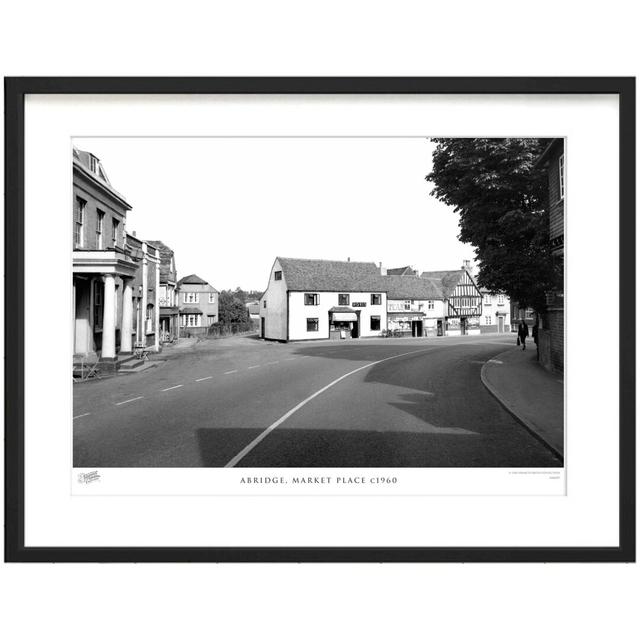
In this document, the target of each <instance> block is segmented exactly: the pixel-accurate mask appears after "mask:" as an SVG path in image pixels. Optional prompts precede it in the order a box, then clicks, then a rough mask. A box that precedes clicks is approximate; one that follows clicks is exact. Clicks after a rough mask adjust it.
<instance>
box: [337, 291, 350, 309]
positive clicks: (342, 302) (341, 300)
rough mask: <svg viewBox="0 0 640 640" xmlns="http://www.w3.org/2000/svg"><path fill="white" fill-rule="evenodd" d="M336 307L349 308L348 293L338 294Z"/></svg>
mask: <svg viewBox="0 0 640 640" xmlns="http://www.w3.org/2000/svg"><path fill="white" fill-rule="evenodd" d="M338 306H340V307H348V306H349V294H348V293H339V294H338Z"/></svg>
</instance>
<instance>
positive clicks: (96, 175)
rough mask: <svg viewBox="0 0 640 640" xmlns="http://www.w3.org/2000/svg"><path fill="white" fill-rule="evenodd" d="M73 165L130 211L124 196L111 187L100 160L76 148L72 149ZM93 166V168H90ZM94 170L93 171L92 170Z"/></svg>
mask: <svg viewBox="0 0 640 640" xmlns="http://www.w3.org/2000/svg"><path fill="white" fill-rule="evenodd" d="M91 158H95V163H92V161H91ZM73 164H74V165H77V166H78V167H81V168H82V170H83V171H84V173H85V174H88V175H89V176H91V178H92V179H93V180H95V181H96V182H97V183H98V184H100V185H102V186H103V187H104V188H105V189H107V191H109V192H111V193H112V194H113V195H114V196H115V197H116V198H118V199H119V200H121V201H122V203H123V204H124V205H126V207H127V208H128V209H131V205H130V204H128V203H127V202H126V200H125V199H124V196H123V195H122V194H121V193H118V192H117V191H116V190H115V189H114V188H113V187H112V186H111V182H110V181H109V178H108V177H107V173H106V171H105V170H104V167H103V166H102V163H101V162H100V160H99V159H98V158H97V157H96V156H94V155H93V154H92V153H89V151H82V149H78V148H77V147H73ZM92 165H93V167H92ZM94 168H95V170H94Z"/></svg>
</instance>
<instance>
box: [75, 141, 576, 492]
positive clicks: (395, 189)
mask: <svg viewBox="0 0 640 640" xmlns="http://www.w3.org/2000/svg"><path fill="white" fill-rule="evenodd" d="M566 158H567V156H566V150H565V139H564V138H563V137H549V138H539V137H537V138H534V137H526V136H522V137H514V136H510V137H503V138H496V137H489V138H487V137H475V138H472V137H457V138H453V137H437V136H436V135H432V136H426V135H425V136H406V137H405V136H399V137H392V136H390V137H382V136H381V137H375V136H371V137H357V136H354V137H347V136H342V137H331V136H326V137H323V136H316V137H297V136H282V137H278V136H264V137H251V136H247V137H234V136H228V137H206V136H202V137H75V138H73V139H72V144H71V149H70V157H69V162H71V163H72V175H73V179H72V185H70V186H71V187H72V211H70V212H69V214H70V215H69V218H68V220H70V221H71V220H72V232H70V236H71V237H70V239H71V240H72V258H73V276H72V283H71V282H70V283H69V286H71V285H72V286H73V312H72V317H73V327H72V331H73V354H69V363H70V366H71V367H72V378H73V385H72V386H73V425H72V428H73V466H74V468H76V469H78V470H80V469H82V470H83V473H79V474H78V479H79V482H81V483H84V484H89V483H92V482H93V481H95V480H97V479H99V472H98V471H92V470H98V469H108V468H116V467H117V468H185V467H202V468H209V467H220V468H231V467H238V468H246V469H257V470H258V471H255V472H254V473H253V474H251V475H250V476H248V477H247V478H246V479H245V480H246V481H248V482H251V481H253V482H257V481H259V479H260V471H259V469H260V468H271V469H274V468H276V469H277V468H296V469H305V468H350V469H358V468H370V469H373V468H380V469H386V470H389V469H393V468H400V467H402V468H456V469H462V468H467V469H468V468H476V469H480V468H500V469H507V468H518V469H522V468H526V469H548V470H550V471H552V470H554V469H562V468H563V467H564V456H565V427H564V424H565V402H564V389H565V385H564V367H565V322H564V292H565V288H564V248H565V223H564V220H565V199H566V180H565V167H566V165H567V162H568V160H567V159H566ZM69 226H70V227H71V225H69ZM86 470H89V471H86ZM245 480H242V481H245ZM294 481H295V479H294ZM316 482H317V480H316Z"/></svg>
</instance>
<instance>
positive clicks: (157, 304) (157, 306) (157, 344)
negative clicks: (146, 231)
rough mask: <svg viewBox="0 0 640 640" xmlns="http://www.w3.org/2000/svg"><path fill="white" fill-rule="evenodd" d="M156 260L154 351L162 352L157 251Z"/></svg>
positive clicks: (158, 256)
mask: <svg viewBox="0 0 640 640" xmlns="http://www.w3.org/2000/svg"><path fill="white" fill-rule="evenodd" d="M156 258H158V261H157V262H156V263H155V270H156V286H155V294H156V300H155V305H154V307H153V310H154V312H155V316H156V317H155V325H156V341H155V345H154V349H155V350H156V351H160V251H159V250H158V249H156Z"/></svg>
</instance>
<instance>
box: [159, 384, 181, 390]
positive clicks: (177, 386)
mask: <svg viewBox="0 0 640 640" xmlns="http://www.w3.org/2000/svg"><path fill="white" fill-rule="evenodd" d="M183 386H184V385H182V384H177V385H176V386H175V387H167V388H166V389H162V391H171V389H178V388H179V387H183Z"/></svg>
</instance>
